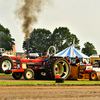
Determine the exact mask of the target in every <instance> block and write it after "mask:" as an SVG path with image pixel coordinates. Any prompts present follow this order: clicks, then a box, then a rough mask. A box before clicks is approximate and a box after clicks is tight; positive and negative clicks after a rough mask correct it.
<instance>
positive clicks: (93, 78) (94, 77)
mask: <svg viewBox="0 0 100 100" xmlns="http://www.w3.org/2000/svg"><path fill="white" fill-rule="evenodd" d="M89 80H92V81H95V80H97V73H96V71H91V73H90V74H89Z"/></svg>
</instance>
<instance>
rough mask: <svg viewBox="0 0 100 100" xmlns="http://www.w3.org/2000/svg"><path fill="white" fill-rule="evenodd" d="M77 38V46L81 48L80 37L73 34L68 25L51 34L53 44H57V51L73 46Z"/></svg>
mask: <svg viewBox="0 0 100 100" xmlns="http://www.w3.org/2000/svg"><path fill="white" fill-rule="evenodd" d="M73 40H75V41H74V42H75V43H74V44H75V48H77V49H80V46H79V45H78V44H79V39H78V38H77V37H76V35H75V34H72V33H71V32H70V30H69V29H68V28H67V27H59V28H56V29H55V30H54V31H53V34H52V36H51V41H52V44H53V45H55V46H56V49H57V52H59V51H62V50H63V49H65V48H67V47H69V46H71V45H72V44H73Z"/></svg>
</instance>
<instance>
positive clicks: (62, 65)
mask: <svg viewBox="0 0 100 100" xmlns="http://www.w3.org/2000/svg"><path fill="white" fill-rule="evenodd" d="M45 70H46V76H47V78H48V79H55V76H56V75H60V78H63V79H67V78H68V76H69V73H70V65H69V63H68V62H67V60H66V59H64V58H56V57H55V58H51V59H50V60H49V61H48V63H47V64H46V69H45Z"/></svg>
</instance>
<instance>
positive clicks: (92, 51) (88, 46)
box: [82, 42, 97, 56]
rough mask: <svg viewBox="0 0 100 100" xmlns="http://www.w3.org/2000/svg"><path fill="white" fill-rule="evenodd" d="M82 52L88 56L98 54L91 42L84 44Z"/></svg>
mask: <svg viewBox="0 0 100 100" xmlns="http://www.w3.org/2000/svg"><path fill="white" fill-rule="evenodd" d="M82 52H83V53H84V54H86V55H88V56H91V55H92V54H97V51H96V50H95V47H94V45H93V44H92V43H90V42H86V43H84V48H82Z"/></svg>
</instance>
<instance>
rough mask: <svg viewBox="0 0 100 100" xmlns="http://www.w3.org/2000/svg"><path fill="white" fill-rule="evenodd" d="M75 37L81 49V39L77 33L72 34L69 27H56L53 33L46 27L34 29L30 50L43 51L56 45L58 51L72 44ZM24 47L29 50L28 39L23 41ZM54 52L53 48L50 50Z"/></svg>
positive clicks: (30, 39)
mask: <svg viewBox="0 0 100 100" xmlns="http://www.w3.org/2000/svg"><path fill="white" fill-rule="evenodd" d="M74 39H75V47H76V48H78V49H80V46H79V45H78V44H79V40H78V38H77V37H76V35H75V34H71V33H70V31H69V29H68V28H67V27H59V28H56V29H55V30H54V31H53V33H51V32H50V31H49V30H46V29H34V30H33V32H32V33H31V34H30V38H29V39H28V42H29V45H28V47H29V49H28V51H29V52H39V53H41V52H43V51H44V49H46V50H47V49H48V48H49V47H50V46H55V47H56V49H57V52H59V51H61V50H63V49H65V48H67V47H69V46H71V45H72V44H73V40H74ZM23 49H24V50H27V41H24V42H23ZM50 52H53V50H50Z"/></svg>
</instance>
